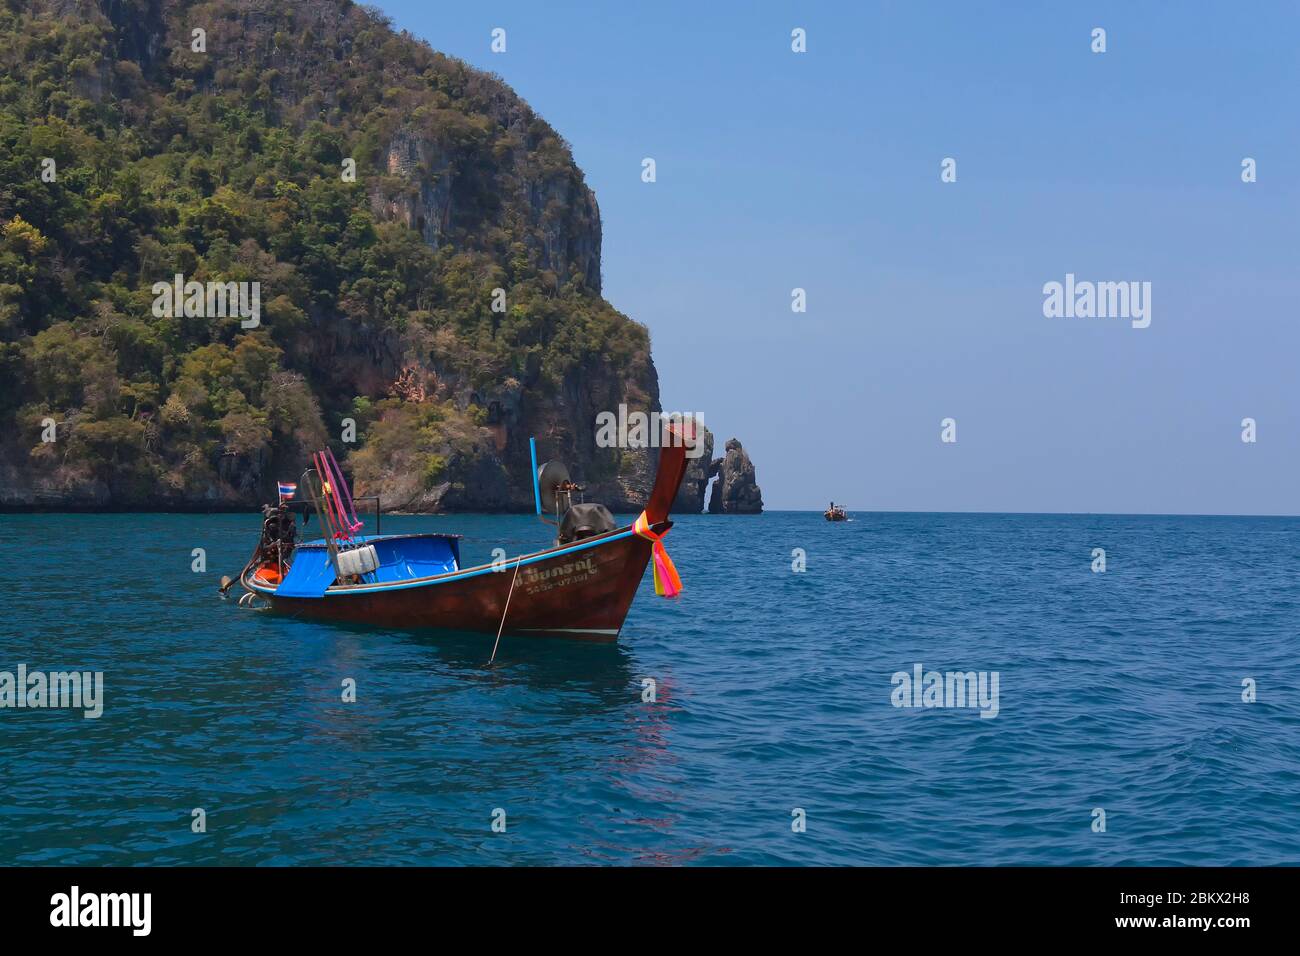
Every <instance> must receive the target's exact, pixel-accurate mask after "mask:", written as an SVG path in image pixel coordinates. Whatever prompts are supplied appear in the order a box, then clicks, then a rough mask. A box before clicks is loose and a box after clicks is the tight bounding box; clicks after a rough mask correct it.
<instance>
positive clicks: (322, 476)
mask: <svg viewBox="0 0 1300 956" xmlns="http://www.w3.org/2000/svg"><path fill="white" fill-rule="evenodd" d="M691 437H692V439H693V437H694V436H693V434H692V436H691ZM324 454H327V453H324ZM318 457H319V456H318ZM685 459H686V448H685V447H684V445H683V444H681V443H679V444H665V445H664V446H663V447H662V448H661V450H660V455H659V471H658V474H657V476H656V478H655V484H654V489H653V490H652V492H651V494H650V500H649V501H648V502H647V503H646V506H645V510H644V511H643V512H642V513H641V514H640V515H639V516H638V518H637V520H636V521H634V522H633V523H632V524H630V525H626V526H623V527H614V521H613V518H612V516H610V515H609V512H608V511H606V510H605V508H604V507H603V506H602V505H584V504H577V505H572V506H570V497H569V490H568V489H570V488H572V489H576V485H572V483H570V482H568V475H567V472H564V470H563V468H562V466H559V465H557V464H556V463H549V464H548V465H547V466H546V468H543V469H542V472H541V475H540V476H539V474H538V470H537V468H536V454H535V452H534V497H535V500H536V501H537V511H538V513H539V514H541V513H542V507H541V502H542V499H543V491H542V487H541V485H540V482H542V481H543V480H545V479H546V478H547V476H548V475H550V476H552V477H554V476H555V475H556V470H557V469H558V473H560V474H561V475H562V481H560V482H558V483H556V484H555V485H554V486H553V487H548V488H547V489H546V492H547V493H548V494H549V498H548V501H551V502H555V501H558V502H559V506H558V507H557V508H556V509H554V510H555V512H556V521H555V522H554V523H555V524H556V526H557V528H558V530H559V532H560V533H559V536H558V537H557V539H556V543H555V545H554V546H553V547H550V548H547V549H546V550H544V551H536V552H533V553H531V554H523V555H519V556H517V557H514V558H510V559H508V560H506V561H504V562H501V561H498V562H496V563H495V564H484V565H479V566H477V567H472V568H462V567H461V566H460V536H459V535H450V534H393V535H378V534H377V535H355V536H348V532H347V531H345V530H344V531H341V532H339V531H336V529H338V528H340V522H339V521H338V518H339V517H340V516H339V515H337V514H333V513H332V510H331V506H330V504H329V500H330V495H331V491H332V489H331V488H330V485H329V481H330V478H331V477H332V476H333V475H338V476H339V479H338V480H340V481H341V473H339V472H337V471H334V472H331V471H330V470H329V466H328V465H326V466H325V469H324V471H318V472H317V475H316V476H315V479H314V478H313V476H312V475H311V472H310V471H309V472H306V473H304V475H303V479H304V480H305V481H306V482H307V485H308V490H309V491H310V492H311V495H312V499H313V501H314V503H315V505H316V509H317V514H319V515H320V516H321V522H322V525H321V526H322V527H323V528H325V529H326V534H327V537H325V538H322V539H320V540H317V541H309V542H304V543H302V544H299V545H297V546H296V547H292V546H290V547H291V550H290V551H289V553H288V554H287V556H281V554H278V553H277V554H276V555H275V556H274V557H270V558H268V557H266V556H265V555H264V554H263V552H262V547H261V546H259V549H258V551H257V552H255V553H254V557H253V559H252V560H251V561H250V562H249V564H248V566H247V567H246V568H245V569H244V571H243V572H242V573H241V574H240V577H239V583H240V584H241V585H242V586H243V587H244V589H245V591H246V592H247V593H246V594H245V595H244V597H243V598H241V603H248V602H251V603H256V602H258V601H264V602H266V603H268V604H269V605H270V607H271V608H272V609H273V610H274V611H276V612H279V613H283V614H289V615H293V616H295V617H302V618H313V619H319V620H325V621H346V622H353V623H359V624H372V625H379V626H384V627H393V628H403V629H408V628H409V629H423V628H436V629H442V630H454V631H478V632H484V633H487V634H497V635H500V634H501V633H505V634H512V635H520V636H528V637H567V638H577V639H581V640H590V641H613V640H615V639H616V638H617V637H618V633H619V631H620V630H621V629H622V627H623V620H624V618H626V617H627V612H628V608H629V607H630V606H631V604H632V599H633V597H634V596H635V595H636V591H637V588H638V586H639V585H640V583H641V578H642V575H643V574H644V572H645V568H646V564H647V563H648V562H650V561H651V559H652V558H653V560H654V564H655V589H656V591H657V592H658V593H660V594H667V595H669V596H672V595H674V594H676V593H677V591H678V590H680V588H681V581H680V579H679V578H678V576H677V572H676V569H675V568H673V565H672V561H671V559H669V558H668V555H667V552H666V551H665V550H664V547H663V543H662V541H661V540H660V539H661V538H662V537H663V535H664V534H666V533H667V532H668V530H669V529H670V528H671V527H672V526H673V522H672V521H670V520H669V518H668V514H669V510H670V508H671V506H672V502H673V499H674V498H675V497H676V496H677V489H678V486H679V485H680V484H681V481H682V476H683V474H684V473H685V470H686V460H685ZM330 460H331V461H332V459H330ZM334 467H335V468H337V465H335V466H334ZM548 469H551V470H550V471H548ZM283 487H288V488H293V487H295V486H283ZM283 487H282V493H283ZM344 487H345V488H346V483H344ZM333 490H334V491H336V490H337V488H335V489H333ZM577 490H580V489H577ZM344 500H345V502H346V503H347V504H350V499H346V498H345V499H344ZM584 509H585V510H584ZM334 510H335V511H337V510H339V509H334ZM343 510H344V515H343V517H344V519H345V520H344V521H343V522H342V525H343V527H346V526H347V521H346V504H345V505H344V506H343ZM602 514H603V516H604V523H605V525H607V526H608V528H609V530H599V531H597V530H595V529H599V528H600V527H601V524H600V520H599V519H600V517H601V515H602ZM574 515H576V516H577V518H576V520H574V519H573V516H574ZM354 516H355V515H354ZM593 516H594V519H595V520H592V519H593ZM544 520H545V519H544ZM357 525H358V526H359V521H358V522H357ZM331 532H334V534H331ZM584 532H585V533H584ZM340 534H342V535H343V538H342V539H340V537H339V535H340ZM349 553H351V556H349ZM358 561H360V562H361V564H360V565H359V567H361V568H369V570H364V571H362V572H361V573H355V574H348V573H345V572H347V571H352V570H355V569H356V568H357V567H358V564H357V562H358ZM372 564H373V565H374V567H373V568H370V565H372ZM230 583H233V582H230ZM225 586H226V587H228V586H229V584H227V585H225Z"/></svg>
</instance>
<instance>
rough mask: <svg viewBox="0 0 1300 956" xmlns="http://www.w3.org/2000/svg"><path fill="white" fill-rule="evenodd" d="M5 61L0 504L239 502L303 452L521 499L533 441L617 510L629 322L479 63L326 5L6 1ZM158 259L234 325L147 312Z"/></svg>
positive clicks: (550, 152)
mask: <svg viewBox="0 0 1300 956" xmlns="http://www.w3.org/2000/svg"><path fill="white" fill-rule="evenodd" d="M196 29H202V30H203V34H204V36H203V43H202V44H201V46H202V49H196V40H195V34H194V31H195V30H196ZM0 65H2V66H3V68H4V69H3V75H4V76H5V77H6V79H5V80H4V81H0V373H3V374H0V506H8V507H39V506H46V507H51V506H54V507H58V506H62V507H95V508H100V507H121V508H152V507H167V508H187V507H193V508H205V507H246V506H248V505H251V504H254V503H256V502H257V501H258V500H262V499H265V498H267V497H270V496H272V495H273V489H274V483H275V481H276V480H277V478H282V479H288V478H290V477H292V476H295V475H296V474H297V473H298V472H299V471H300V470H301V469H302V468H303V467H304V466H305V465H306V464H307V453H308V451H309V450H310V449H312V448H315V447H320V446H321V445H323V444H325V443H326V442H328V443H330V444H331V446H332V447H333V448H334V450H335V453H336V454H337V455H338V457H339V458H340V460H342V461H343V463H344V468H345V470H346V471H348V472H349V473H351V474H352V475H353V476H354V477H355V479H356V482H357V484H358V486H359V489H358V490H359V491H360V492H362V493H375V492H378V493H379V494H381V495H382V496H383V497H384V499H385V501H386V503H389V504H391V505H393V506H397V507H402V508H406V509H410V510H452V509H475V510H477V509H487V510H526V509H528V508H530V507H531V503H532V492H531V479H530V475H529V470H530V467H529V456H528V437H529V436H530V435H536V436H537V438H538V444H539V448H540V452H541V454H542V455H543V457H556V458H561V459H563V460H565V461H566V462H567V463H568V464H569V465H570V469H571V471H572V472H573V474H574V476H575V477H576V478H577V479H578V480H579V481H580V482H582V483H584V484H586V485H587V487H588V489H589V496H590V497H593V498H599V499H602V500H604V501H606V502H607V503H608V504H610V505H611V506H612V507H615V508H618V509H622V510H626V509H635V508H639V507H640V504H641V502H642V501H643V500H644V498H645V496H646V495H647V494H648V491H649V488H650V485H651V483H652V479H653V473H654V462H653V457H652V456H651V455H650V454H647V453H646V452H644V451H636V450H633V451H628V450H622V451H621V450H619V449H611V448H599V447H597V446H596V444H595V438H594V435H595V429H594V423H595V418H596V415H597V413H599V412H601V411H607V410H614V409H617V408H618V406H619V405H620V404H626V405H628V406H629V408H632V409H641V410H647V411H648V410H658V408H659V389H658V379H657V375H656V372H655V368H654V364H653V361H652V360H651V357H650V349H649V337H648V334H647V332H646V330H645V329H644V327H642V326H640V325H638V324H637V323H635V322H633V321H631V320H630V319H628V318H627V317H626V316H623V315H621V314H619V313H618V312H617V311H615V310H614V309H613V308H611V307H610V306H609V304H608V303H607V302H605V301H604V299H603V298H601V295H600V289H601V274H600V255H601V241H602V235H601V223H600V212H599V208H598V206H597V203H596V199H595V196H594V195H593V194H592V192H591V190H590V189H589V188H588V187H587V185H586V183H585V181H584V179H583V175H582V172H581V171H580V170H579V169H578V168H577V167H576V166H575V165H574V163H573V158H572V155H571V152H570V150H569V148H568V146H567V144H566V143H565V142H564V141H563V139H562V138H561V137H560V136H559V135H558V134H557V133H556V132H555V131H554V130H553V129H552V128H551V127H550V126H549V125H548V124H547V123H546V122H545V121H544V120H542V119H541V118H540V117H538V116H537V115H536V114H535V113H534V112H533V111H532V109H531V108H530V107H529V106H528V104H526V103H524V102H523V101H522V100H520V99H519V98H518V97H517V96H516V95H515V94H514V93H513V92H512V91H511V90H510V89H509V88H508V87H506V86H505V85H504V84H503V83H502V82H501V81H500V80H499V79H497V78H495V77H493V76H489V75H487V74H484V73H481V72H478V71H476V70H473V69H471V68H470V67H468V66H466V65H465V64H464V63H461V62H459V61H457V60H454V59H451V58H449V57H446V56H444V55H442V54H439V53H436V52H434V51H433V50H431V49H429V48H428V46H427V45H424V44H422V43H420V42H418V41H416V40H415V39H413V38H411V37H410V36H409V35H406V34H400V35H399V34H397V33H395V32H394V31H393V30H392V29H391V26H390V25H389V24H388V23H387V22H386V20H385V19H384V18H383V16H382V15H381V14H378V13H377V12H375V11H373V10H370V9H367V8H362V7H359V6H356V5H354V4H353V3H351V2H348V0H302V2H297V3H293V4H283V3H277V2H274V0H215V2H206V3H196V2H188V0H98V2H91V0H36V2H34V3H31V4H29V5H27V7H26V8H21V9H18V10H17V11H15V10H14V9H13V5H12V4H11V5H10V6H9V7H8V8H3V7H0ZM24 77H26V78H27V79H24ZM37 77H39V78H40V81H39V82H37V81H36V78H37ZM45 157H53V158H55V159H56V160H57V166H58V176H57V178H56V179H54V180H51V181H49V182H46V181H43V180H41V179H40V178H39V175H40V172H41V169H42V159H43V158H45ZM349 167H351V168H350V169H349ZM176 274H183V275H184V277H185V278H186V279H187V280H195V281H198V282H202V283H225V282H239V283H258V284H259V287H260V296H261V302H262V313H261V316H260V323H259V324H258V325H257V326H256V327H251V328H250V327H247V326H241V325H240V324H239V323H238V322H234V321H229V320H226V321H223V320H222V319H220V318H216V317H213V316H211V315H205V314H197V315H188V314H182V315H165V316H160V315H159V314H158V313H157V310H156V307H153V306H154V305H155V304H154V303H153V299H154V295H153V287H154V285H155V283H157V282H159V281H170V280H171V279H172V277H173V276H174V275H176ZM51 420H52V421H54V422H56V425H55V428H54V432H53V433H48V432H47V429H46V426H45V424H44V423H46V422H48V421H51ZM50 434H53V438H52V439H51V438H50Z"/></svg>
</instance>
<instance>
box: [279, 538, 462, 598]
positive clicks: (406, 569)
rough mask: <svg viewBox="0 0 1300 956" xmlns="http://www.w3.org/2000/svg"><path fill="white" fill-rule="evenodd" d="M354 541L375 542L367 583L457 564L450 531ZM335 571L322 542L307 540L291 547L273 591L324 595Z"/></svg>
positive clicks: (431, 572)
mask: <svg viewBox="0 0 1300 956" xmlns="http://www.w3.org/2000/svg"><path fill="white" fill-rule="evenodd" d="M357 541H358V543H362V544H372V545H374V546H375V553H376V554H377V555H378V556H379V568H378V569H377V570H375V571H373V572H372V573H370V574H367V575H366V576H365V582H366V583H367V584H373V583H375V582H380V583H385V584H387V583H392V582H394V581H409V580H410V579H412V578H425V577H431V576H433V575H435V574H446V573H447V572H449V571H455V570H457V569H458V567H459V562H460V548H459V542H458V541H457V539H456V538H455V537H453V536H450V535H392V536H385V537H374V536H369V537H358V538H357ZM334 575H335V570H334V565H333V563H332V562H331V561H330V558H329V551H328V550H326V548H325V542H323V541H309V542H307V543H305V544H301V545H299V546H298V547H297V548H296V549H295V550H294V552H293V558H292V560H291V561H290V564H289V573H288V574H286V575H285V577H284V583H283V584H281V585H280V587H279V588H278V589H277V590H276V592H275V593H276V594H277V595H278V596H280V597H300V598H318V597H324V596H325V592H326V591H327V590H328V589H329V587H330V585H332V584H333V583H334Z"/></svg>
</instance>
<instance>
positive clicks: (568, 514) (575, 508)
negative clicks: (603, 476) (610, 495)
mask: <svg viewBox="0 0 1300 956" xmlns="http://www.w3.org/2000/svg"><path fill="white" fill-rule="evenodd" d="M537 490H538V492H539V494H540V496H541V500H542V510H543V511H544V512H549V513H550V514H552V515H554V516H555V520H554V524H555V525H556V526H557V528H558V529H559V532H558V534H557V535H556V537H555V542H556V544H569V543H570V542H572V541H580V540H582V539H583V538H590V537H591V536H593V535H597V534H604V533H605V532H606V531H613V530H614V529H615V528H616V527H618V525H617V524H616V523H615V522H614V516H613V515H612V514H610V511H609V509H608V508H606V507H605V506H604V505H602V504H597V503H595V502H585V501H583V500H582V488H581V487H580V486H579V485H577V484H576V483H575V482H574V481H573V480H572V479H570V478H569V469H567V468H565V467H564V465H562V464H561V463H560V462H558V461H548V462H547V463H546V464H544V465H542V467H541V468H539V469H537ZM574 496H577V498H578V500H577V501H576V502H575V501H574V500H573V499H574Z"/></svg>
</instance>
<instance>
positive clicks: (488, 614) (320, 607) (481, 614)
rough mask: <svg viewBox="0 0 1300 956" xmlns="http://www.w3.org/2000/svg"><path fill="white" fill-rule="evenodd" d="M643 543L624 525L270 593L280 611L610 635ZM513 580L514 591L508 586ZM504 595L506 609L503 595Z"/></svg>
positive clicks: (385, 623) (641, 562) (643, 557)
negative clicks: (460, 561)
mask: <svg viewBox="0 0 1300 956" xmlns="http://www.w3.org/2000/svg"><path fill="white" fill-rule="evenodd" d="M650 548H651V545H650V542H649V541H648V540H646V539H645V538H641V537H638V536H637V535H635V534H632V533H631V530H630V529H628V528H624V529H620V530H619V531H612V532H610V533H608V534H605V535H601V536H600V537H598V538H590V539H587V540H585V541H580V542H577V543H576V544H575V545H572V546H569V547H566V548H560V549H555V550H554V551H552V552H539V553H538V554H534V555H525V556H523V557H522V558H520V559H519V569H518V575H517V576H516V574H515V561H513V560H512V561H509V562H506V563H505V564H504V565H502V567H501V570H498V571H494V570H491V569H488V568H470V569H467V570H464V571H457V572H454V573H451V574H446V575H440V576H438V577H434V578H428V579H425V580H423V581H412V582H403V583H402V584H401V585H400V586H373V585H357V586H353V587H335V588H331V589H330V590H329V591H328V592H326V595H325V596H324V597H323V598H289V597H277V596H276V595H275V594H274V593H273V592H268V591H267V590H266V589H260V588H259V589H257V590H259V591H260V592H261V594H262V596H263V597H264V598H265V599H266V600H268V601H269V602H270V604H271V607H272V608H273V609H274V610H275V611H277V612H279V613H283V614H289V615H292V616H294V617H302V618H311V619H315V620H328V621H345V622H351V623H357V624H369V625H376V626H380V627H390V628H401V629H426V628H436V629H439V630H449V631H478V632H482V633H485V634H492V635H495V634H496V633H497V629H498V628H499V627H501V623H502V617H503V616H504V618H505V628H504V633H506V634H514V635H520V636H528V637H566V638H576V639H579V640H591V641H613V640H615V639H616V638H617V637H618V633H619V631H620V630H621V629H622V627H623V620H624V619H625V618H626V617H627V612H628V608H629V607H630V606H631V604H632V599H633V597H635V596H636V591H637V588H638V587H639V586H640V583H641V578H642V576H643V574H644V573H645V567H646V564H647V562H648V561H649V558H650ZM512 580H513V591H512ZM507 598H508V599H509V602H510V605H509V609H508V610H507V608H506V601H507Z"/></svg>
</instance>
